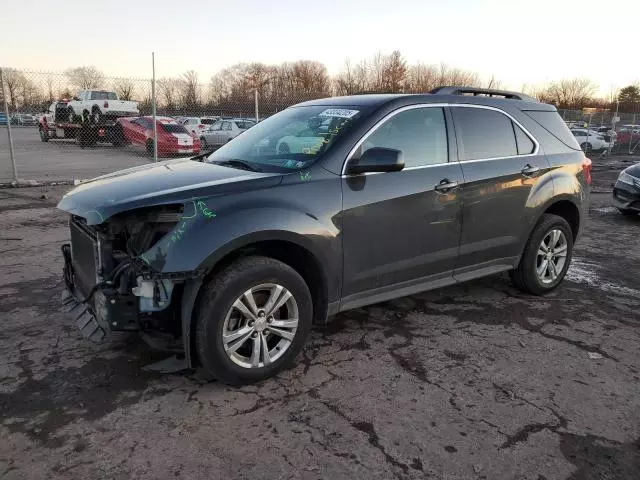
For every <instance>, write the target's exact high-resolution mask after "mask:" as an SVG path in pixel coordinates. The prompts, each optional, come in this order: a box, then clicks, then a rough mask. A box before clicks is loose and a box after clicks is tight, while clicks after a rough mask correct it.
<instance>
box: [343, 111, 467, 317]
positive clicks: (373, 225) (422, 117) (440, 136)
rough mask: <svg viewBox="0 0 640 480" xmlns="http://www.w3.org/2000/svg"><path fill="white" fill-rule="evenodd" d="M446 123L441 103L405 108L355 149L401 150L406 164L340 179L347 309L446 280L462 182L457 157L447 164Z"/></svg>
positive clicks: (450, 271) (454, 248)
mask: <svg viewBox="0 0 640 480" xmlns="http://www.w3.org/2000/svg"><path fill="white" fill-rule="evenodd" d="M445 118H446V117H445V109H444V108H442V107H439V106H427V105H421V106H411V107H405V108H403V109H400V110H397V111H396V112H393V113H392V114H390V115H389V116H388V117H387V119H386V120H385V121H383V122H382V123H380V124H379V125H378V126H376V127H374V129H373V130H372V131H371V132H369V133H368V134H367V136H365V137H364V139H363V140H361V142H362V144H361V146H360V147H358V149H356V151H355V152H354V155H353V158H358V157H359V155H361V154H362V153H363V152H364V151H366V150H367V149H369V148H372V147H385V148H393V149H397V150H401V151H402V153H403V158H404V162H405V167H404V169H403V170H402V171H399V172H388V173H369V174H364V175H343V178H342V191H343V250H344V270H343V271H344V273H343V275H344V278H343V292H342V296H343V301H344V302H345V303H344V304H343V306H344V307H345V308H350V307H352V306H354V305H357V304H358V301H359V299H362V298H363V297H368V298H369V299H371V297H372V296H374V295H375V296H378V298H379V299H380V298H384V295H385V294H388V293H389V292H390V291H391V290H394V291H395V292H397V291H398V289H400V288H406V290H404V291H405V292H407V294H408V293H411V292H413V291H419V290H421V288H419V286H420V285H424V284H425V283H426V282H430V281H438V279H440V280H442V279H444V280H446V279H449V281H450V280H451V278H452V275H453V269H454V267H455V263H456V259H457V256H458V242H459V239H460V210H461V197H460V193H461V191H462V189H461V188H459V186H460V185H462V182H463V177H462V171H461V168H460V164H459V163H458V162H457V161H455V158H452V160H453V161H449V160H450V154H449V152H450V151H451V147H452V144H450V143H449V139H448V136H447V126H446V121H445ZM445 184H448V185H449V186H450V188H445V187H444V185H445ZM416 287H417V288H416ZM412 288H413V289H414V290H411V289H412ZM380 295H381V296H382V297H381V296H380Z"/></svg>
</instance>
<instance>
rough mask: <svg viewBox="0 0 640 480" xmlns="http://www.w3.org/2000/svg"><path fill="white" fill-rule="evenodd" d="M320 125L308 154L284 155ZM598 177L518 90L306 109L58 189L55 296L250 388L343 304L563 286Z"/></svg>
mask: <svg viewBox="0 0 640 480" xmlns="http://www.w3.org/2000/svg"><path fill="white" fill-rule="evenodd" d="M467 93H474V94H476V93H481V94H483V95H479V96H469V95H464V94H467ZM487 93H490V94H491V95H492V96H488V95H486V94H487ZM498 95H500V96H503V97H504V98H498ZM327 120H328V124H329V125H328V127H329V128H328V129H327V130H326V131H324V129H322V130H321V129H320V128H319V126H322V124H323V123H324V122H325V121H327ZM310 129H311V130H313V129H316V144H315V145H314V146H313V148H312V149H310V150H309V152H308V153H298V152H290V153H288V154H283V153H278V152H277V151H276V145H277V144H278V142H279V140H280V139H282V138H283V137H284V136H294V137H295V136H297V134H303V135H304V136H305V137H309V136H311V135H309V130H310ZM545 152H550V153H552V154H547V153H545ZM196 160H200V161H196ZM590 184H591V161H590V160H589V159H588V158H586V157H585V155H584V153H583V152H582V151H581V150H580V146H579V145H578V143H577V142H576V139H575V137H574V136H573V135H572V134H571V132H570V131H569V129H568V128H567V127H566V125H565V124H564V122H563V121H562V119H561V118H560V116H559V115H558V113H557V111H556V108H555V107H554V106H552V105H545V104H542V103H538V102H537V101H536V100H535V99H533V98H530V97H527V96H526V95H523V94H517V93H512V92H501V91H494V90H484V89H474V88H463V87H443V88H440V89H437V90H435V91H433V92H432V94H430V95H429V94H413V95H356V96H351V97H336V98H325V99H319V100H312V101H309V102H305V103H302V104H299V105H295V106H293V107H290V108H287V109H285V110H283V111H281V112H279V113H277V114H275V115H273V116H271V117H269V118H267V119H265V120H264V121H262V122H260V123H259V124H257V125H256V126H255V127H252V128H250V129H249V130H247V131H246V132H245V133H243V134H242V135H240V136H239V137H238V138H237V139H235V140H233V141H231V142H229V143H227V144H225V145H224V146H222V147H221V148H220V149H218V150H217V151H216V152H214V153H212V154H201V155H200V156H199V157H197V158H193V159H175V160H169V161H165V162H160V163H157V164H148V165H143V166H139V167H134V168H130V169H127V170H124V171H121V172H116V173H112V174H109V175H105V176H102V177H98V178H97V179H94V180H92V181H88V182H85V183H83V184H82V185H80V186H78V187H76V188H75V189H74V190H72V191H70V192H69V193H67V194H66V195H65V196H64V197H63V198H62V200H61V201H60V203H59V204H58V208H59V209H61V210H63V211H65V212H68V213H69V214H71V218H70V223H69V226H70V230H71V232H70V238H71V244H66V245H64V246H63V248H62V252H63V256H64V264H65V267H64V279H65V284H66V287H67V293H66V294H65V296H64V299H63V302H64V303H65V304H66V305H67V308H70V309H71V311H72V312H73V314H74V315H73V318H74V319H75V320H76V321H77V324H78V326H79V327H80V330H81V332H82V333H83V335H85V336H86V337H88V338H90V339H93V340H95V341H102V340H103V339H105V338H106V337H107V335H108V334H109V333H110V332H111V331H118V330H126V331H143V332H145V336H144V338H150V336H151V335H153V334H154V332H166V333H167V334H168V336H169V337H171V338H181V340H182V345H183V348H184V355H185V357H184V358H185V359H186V364H187V365H188V366H191V367H192V366H196V365H202V366H204V368H205V369H206V370H208V371H209V372H211V373H212V374H213V375H214V376H215V377H217V378H218V379H220V380H222V381H225V382H227V383H231V384H242V383H249V382H255V381H259V380H262V379H265V378H267V377H269V376H272V375H274V374H275V373H276V372H278V371H279V370H281V369H282V368H283V367H285V366H286V365H288V364H290V363H291V362H293V360H294V359H295V358H296V356H297V354H298V353H299V352H300V350H301V348H302V346H303V344H304V342H305V338H306V336H307V334H308V333H309V329H310V328H311V326H312V324H323V323H324V322H326V321H327V319H328V317H329V316H330V315H334V314H336V313H338V312H341V311H344V310H349V309H353V308H357V307H362V306H364V305H368V304H372V303H377V302H382V301H386V300H390V299H393V298H396V297H401V296H406V295H412V294H415V293H418V292H421V291H424V290H428V289H433V288H438V287H442V286H445V285H452V284H456V283H460V282H465V281H467V280H471V279H474V278H478V277H482V276H485V275H489V274H495V273H498V272H503V271H509V272H510V276H511V280H512V282H513V283H514V285H515V286H516V287H518V288H519V289H521V290H523V291H524V292H527V293H529V294H534V295H543V294H546V293H548V292H551V291H553V290H554V289H555V288H557V287H558V286H559V285H560V283H561V282H562V279H563V278H564V276H565V273H566V272H567V269H568V268H569V264H570V262H571V255H572V253H573V246H574V242H575V241H576V240H577V239H578V237H579V235H580V232H581V229H582V227H583V224H584V221H585V219H586V217H587V209H588V205H589V192H590ZM156 338H157V337H156Z"/></svg>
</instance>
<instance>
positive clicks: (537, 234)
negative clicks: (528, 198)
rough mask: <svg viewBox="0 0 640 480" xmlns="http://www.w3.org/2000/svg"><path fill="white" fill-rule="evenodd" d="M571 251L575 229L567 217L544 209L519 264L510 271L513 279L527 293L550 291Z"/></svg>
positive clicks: (563, 271)
mask: <svg viewBox="0 0 640 480" xmlns="http://www.w3.org/2000/svg"><path fill="white" fill-rule="evenodd" d="M572 253H573V232H572V231H571V227H570V226H569V224H568V223H567V221H566V220H565V219H564V218H562V217H559V216H557V215H552V214H548V213H545V214H544V215H542V217H541V218H540V221H539V222H538V224H537V225H536V226H535V228H534V229H533V232H532V233H531V236H530V237H529V240H528V241H527V245H526V247H525V249H524V253H523V254H522V257H521V258H520V263H519V264H518V267H517V268H516V269H515V270H512V271H511V272H510V276H511V281H512V282H513V284H514V285H515V286H516V287H517V288H519V289H520V290H522V291H524V292H526V293H531V294H533V295H544V294H545V293H549V292H551V291H553V290H554V289H555V288H556V287H557V286H558V285H560V282H562V280H563V279H564V276H565V274H566V273H567V269H568V268H569V264H570V263H571V255H572Z"/></svg>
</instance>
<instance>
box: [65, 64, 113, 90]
mask: <svg viewBox="0 0 640 480" xmlns="http://www.w3.org/2000/svg"><path fill="white" fill-rule="evenodd" d="M65 75H66V76H67V78H68V79H69V82H70V83H71V85H73V86H74V87H76V88H77V89H78V90H91V89H94V88H100V87H101V86H102V84H103V83H104V75H103V74H102V72H101V71H100V70H98V69H97V68H96V67H94V66H93V65H91V66H85V67H76V68H70V69H68V70H67V71H65Z"/></svg>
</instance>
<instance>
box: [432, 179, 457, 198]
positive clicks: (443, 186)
mask: <svg viewBox="0 0 640 480" xmlns="http://www.w3.org/2000/svg"><path fill="white" fill-rule="evenodd" d="M459 186H460V184H459V183H458V182H452V181H451V180H449V179H448V178H443V179H442V180H440V183H439V184H438V185H436V186H435V187H434V190H435V191H436V193H440V194H442V195H445V194H447V193H449V192H451V191H453V190H455V189H456V188H458V187H459Z"/></svg>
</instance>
